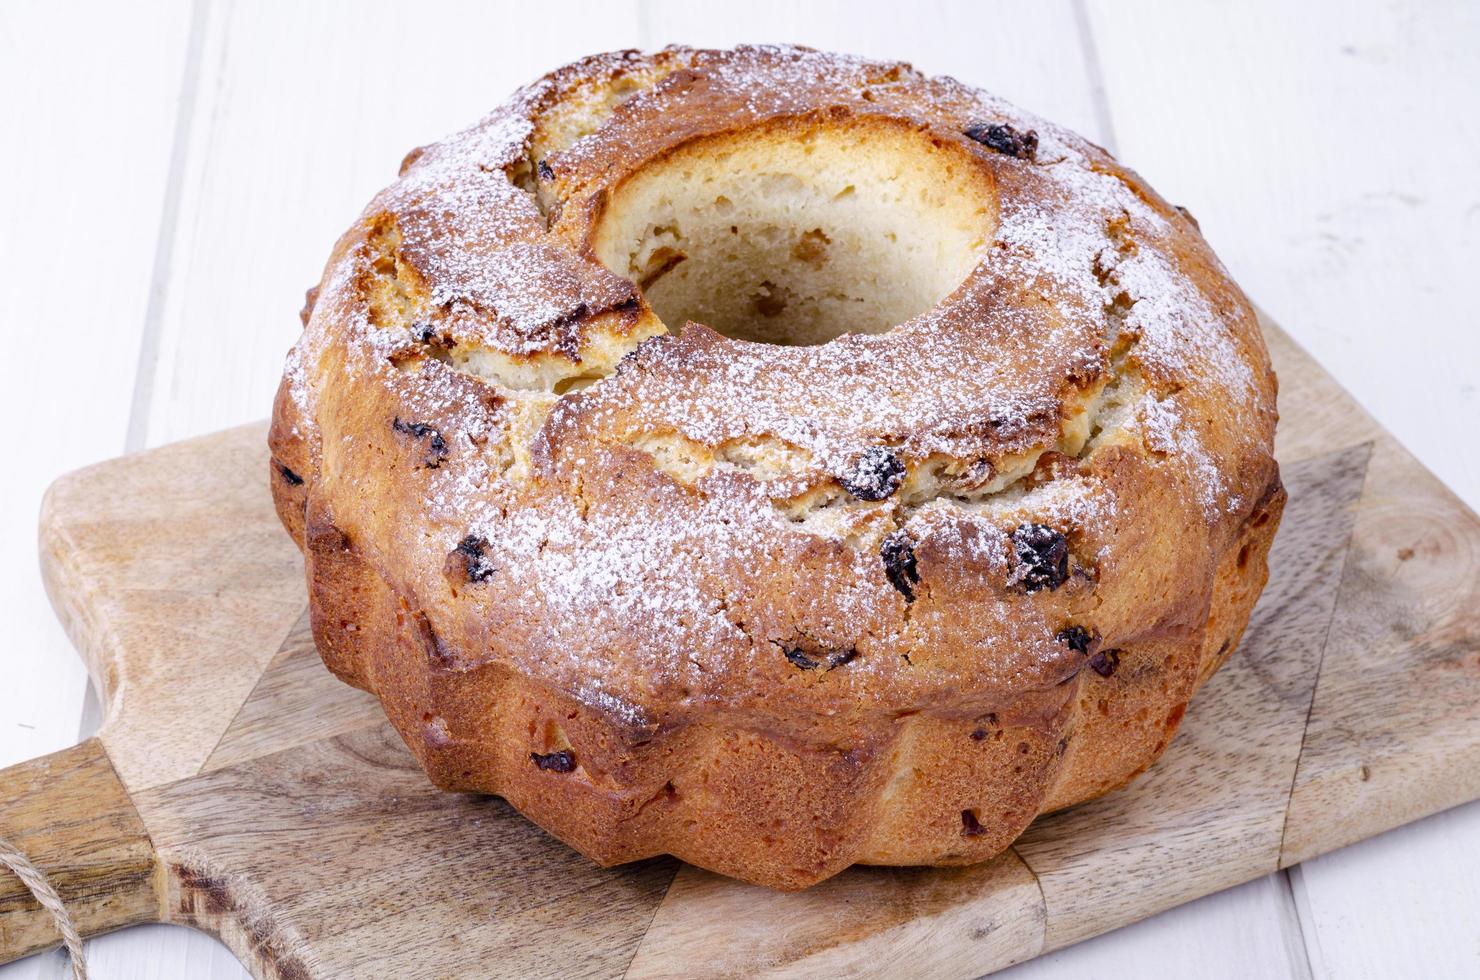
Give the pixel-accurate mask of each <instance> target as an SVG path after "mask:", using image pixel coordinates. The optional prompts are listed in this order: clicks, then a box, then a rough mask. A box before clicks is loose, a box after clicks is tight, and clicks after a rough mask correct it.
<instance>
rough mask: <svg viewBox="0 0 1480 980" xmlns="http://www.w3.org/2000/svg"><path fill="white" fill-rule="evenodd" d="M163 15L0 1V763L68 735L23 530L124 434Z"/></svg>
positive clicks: (61, 658)
mask: <svg viewBox="0 0 1480 980" xmlns="http://www.w3.org/2000/svg"><path fill="white" fill-rule="evenodd" d="M164 13H165V14H166V16H163V17H161V18H160V22H159V24H158V25H157V29H156V30H154V31H153V32H151V33H149V34H148V35H144V36H140V37H139V38H138V39H137V43H133V44H127V45H120V44H118V43H117V41H118V37H119V36H120V35H121V34H125V33H131V32H130V30H129V28H130V25H131V23H132V22H133V21H134V20H135V15H134V14H131V13H129V12H127V11H125V10H122V9H115V8H113V7H108V8H104V9H101V10H97V11H93V12H92V13H91V14H90V15H89V16H86V17H78V16H76V13H75V12H73V11H68V10H67V9H65V8H62V7H60V6H59V5H51V4H47V3H44V2H35V3H25V4H5V5H3V6H0V89H3V91H4V92H5V124H4V125H3V126H0V160H3V161H4V163H3V166H4V168H5V170H4V173H5V181H4V186H5V193H4V194H3V195H0V208H3V212H0V228H3V232H0V268H4V269H5V270H6V277H7V280H8V283H9V288H8V289H6V290H4V291H3V293H0V321H3V322H4V323H5V325H6V329H7V330H8V331H9V333H10V338H11V339H10V346H11V351H12V356H11V357H9V358H7V362H6V367H5V387H6V392H5V393H6V398H7V401H8V403H9V404H10V405H11V406H12V409H11V410H12V413H13V414H12V416H11V431H12V432H14V433H15V434H16V436H17V437H18V439H19V440H20V445H21V448H20V449H19V452H18V454H17V456H16V457H14V458H13V460H12V462H11V464H10V465H9V466H7V467H6V475H5V479H4V480H3V481H0V540H4V541H5V542H6V547H5V551H4V558H3V563H0V575H3V579H0V584H3V588H0V620H3V621H4V622H5V623H6V626H7V630H8V641H9V642H8V649H9V651H10V652H9V653H7V654H6V659H5V667H6V683H5V684H4V685H0V765H10V764H12V763H15V762H18V761H20V760H22V759H28V758H32V757H34V756H37V755H42V754H44V753H46V752H51V751H55V750H57V749H60V748H64V747H65V746H68V745H71V744H72V743H73V742H75V741H76V737H77V718H78V711H79V709H80V706H81V704H82V692H83V689H84V686H85V673H84V671H83V669H82V664H81V662H80V661H79V660H78V658H77V655H76V653H75V652H73V650H72V648H71V645H70V644H69V643H68V642H67V640H66V638H65V637H64V636H63V634H62V632H61V629H60V627H59V626H58V625H57V623H56V618H55V616H53V615H52V612H51V608H50V606H49V605H48V604H47V601H46V598H45V595H44V593H43V592H42V589H41V582H40V578H39V576H38V574H37V571H36V557H35V555H36V552H35V548H34V546H33V544H32V542H34V541H35V538H36V513H37V510H38V508H39V506H40V502H41V494H42V492H43V491H44V490H45V489H46V486H47V484H49V483H50V482H51V481H52V480H53V479H54V478H56V477H57V476H59V475H60V474H62V473H63V472H65V471H67V470H69V469H74V468H76V467H78V466H81V465H84V464H86V463H90V462H94V461H96V460H99V459H106V458H107V457H109V456H116V455H118V453H120V452H122V451H123V448H124V431H125V428H126V422H127V418H128V408H129V402H130V399H131V397H132V393H133V377H134V370H133V369H134V363H135V360H136V358H137V351H138V342H139V336H140V333H141V331H142V329H143V323H144V318H145V310H146V307H147V305H148V301H149V287H150V276H151V270H152V267H153V263H154V243H155V237H156V235H157V233H158V229H159V214H160V209H161V204H162V201H163V199H164V193H165V186H166V183H167V174H168V166H169V153H170V135H171V133H172V132H173V129H174V122H175V105H176V96H177V95H178V92H179V88H180V80H181V73H182V70H183V63H184V53H185V43H184V42H185V35H186V30H187V19H188V18H187V8H186V6H185V4H184V2H183V0H182V2H178V3H173V4H171V5H170V6H169V8H168V9H167V10H166V11H164ZM59 38H65V39H66V42H65V43H64V44H58V43H56V40H57V39H59Z"/></svg>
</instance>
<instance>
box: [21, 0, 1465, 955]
mask: <svg viewBox="0 0 1480 980" xmlns="http://www.w3.org/2000/svg"><path fill="white" fill-rule="evenodd" d="M675 41H683V42H686V43H691V44H700V45H716V46H720V45H730V44H733V43H737V42H741V41H796V42H800V43H804V44H809V45H812V46H814V47H820V48H828V49H834V50H847V51H854V52H858V53H861V54H867V55H874V56H879V57H897V58H903V59H906V60H909V61H912V62H913V63H914V64H915V65H917V66H918V67H920V68H922V69H924V70H926V71H929V72H932V73H947V74H952V75H955V76H957V77H959V78H961V79H963V80H966V81H968V82H971V83H974V84H979V85H981V86H983V87H986V88H988V89H991V90H993V91H996V92H998V93H999V94H1002V95H1004V96H1006V97H1008V98H1010V99H1012V100H1014V101H1016V102H1018V103H1020V104H1022V105H1025V106H1027V107H1028V108H1031V109H1033V110H1036V111H1037V112H1039V113H1041V114H1043V115H1045V116H1048V117H1050V118H1053V119H1056V120H1058V121H1060V122H1063V123H1066V124H1068V125H1070V126H1073V127H1074V128H1076V129H1078V130H1080V131H1081V132H1083V133H1085V134H1086V135H1087V136H1089V137H1090V138H1092V139H1094V140H1096V141H1097V142H1099V143H1101V144H1103V145H1105V146H1107V147H1109V148H1110V149H1111V150H1112V151H1114V152H1115V153H1116V154H1117V155H1118V156H1119V157H1120V158H1121V159H1123V160H1125V161H1126V162H1128V163H1129V164H1130V165H1131V166H1133V167H1135V168H1136V169H1137V170H1139V171H1140V172H1141V173H1142V174H1144V175H1145V176H1147V177H1148V178H1149V179H1150V180H1151V181H1152V183H1153V184H1154V185H1155V186H1156V187H1157V188H1158V189H1159V190H1160V191H1161V192H1162V193H1163V194H1165V195H1166V196H1167V197H1169V198H1170V199H1171V200H1173V201H1176V202H1178V203H1181V204H1184V205H1186V206H1188V207H1189V208H1190V209H1191V210H1192V211H1193V212H1194V213H1195V214H1196V215H1197V217H1198V219H1199V220H1200V221H1201V223H1202V227H1203V231H1204V233H1205V234H1206V235H1207V236H1208V238H1209V239H1210V240H1211V241H1212V243H1213V245H1214V247H1215V248H1216V249H1217V250H1218V252H1219V254H1220V255H1221V256H1222V257H1223V259H1224V260H1225V262H1226V263H1227V264H1228V266H1229V267H1230V268H1231V269H1232V271H1233V273H1234V275H1235V277H1236V278H1237V279H1238V281H1239V282H1240V283H1241V284H1242V285H1243V287H1244V288H1245V289H1246V290H1247V292H1248V293H1249V295H1250V296H1251V297H1253V298H1254V299H1255V300H1256V301H1257V302H1258V303H1260V304H1261V305H1262V306H1264V307H1265V308H1266V309H1267V310H1268V311H1269V312H1270V313H1271V314H1273V316H1274V317H1275V318H1276V319H1277V320H1278V321H1279V322H1280V323H1282V324H1283V325H1284V326H1285V327H1286V328H1287V329H1288V330H1289V331H1290V332H1291V333H1292V334H1294V335H1295V336H1296V337H1297V338H1298V339H1299V340H1300V341H1301V342H1302V343H1303V344H1305V345H1306V346H1307V347H1308V348H1309V349H1310V350H1311V351H1312V352H1313V353H1314V354H1315V355H1316V356H1317V357H1318V358H1319V359H1320V360H1321V361H1322V362H1323V363H1324V364H1325V365H1326V366H1327V367H1328V368H1329V369H1330V370H1331V371H1332V372H1333V373H1334V374H1335V375H1336V376H1337V377H1338V378H1339V379H1341V380H1342V381H1343V382H1344V383H1345V384H1346V385H1347V386H1348V387H1349V388H1350V389H1352V390H1353V391H1354V392H1355V393H1356V395H1357V397H1358V398H1359V400H1361V401H1362V402H1363V403H1364V404H1365V405H1367V407H1368V408H1370V409H1371V410H1372V412H1373V414H1374V415H1376V416H1377V417H1378V419H1379V420H1381V421H1382V423H1383V424H1384V425H1386V426H1387V427H1388V428H1389V429H1391V430H1392V431H1393V432H1394V433H1396V434H1397V435H1398V437H1399V438H1400V439H1402V440H1403V441H1404V442H1406V443H1407V445H1408V446H1409V447H1410V448H1411V449H1412V450H1413V451H1414V452H1415V453H1417V455H1418V456H1419V457H1420V458H1421V459H1423V460H1424V461H1425V462H1426V463H1427V464H1428V465H1429V466H1430V467H1431V468H1433V469H1434V470H1435V471H1436V472H1438V473H1439V475H1440V476H1441V477H1442V478H1443V479H1444V480H1445V481H1446V482H1448V483H1449V484H1450V486H1452V487H1453V488H1454V489H1455V490H1456V491H1457V492H1458V493H1459V494H1460V495H1461V496H1462V497H1464V498H1465V499H1466V500H1467V501H1468V502H1469V504H1470V505H1471V506H1472V507H1480V451H1477V450H1476V449H1475V444H1474V441H1473V434H1472V433H1473V430H1474V428H1475V424H1476V423H1477V422H1480V392H1477V386H1480V316H1477V313H1476V309H1477V304H1476V302H1475V298H1474V297H1475V288H1474V285H1475V283H1476V282H1480V273H1477V271H1476V270H1477V269H1480V111H1477V110H1480V56H1477V54H1476V52H1477V51H1480V5H1477V4H1473V3H1471V4H1466V3H1462V2H1459V0H1456V2H1452V3H1444V2H1421V0H1404V2H1386V3H1381V4H1378V3H1354V2H1343V0H1327V2H1320V3H1305V4H1300V5H1295V4H1286V3H1279V2H1276V0H1260V2H1242V3H1231V2H1229V3H1218V2H1214V0H1199V2H1178V3H1171V2H1167V3H1164V4H1161V3H1152V2H1149V0H1144V2H1135V3H1124V2H1110V0H1105V2H1103V3H1102V2H1097V0H1082V2H1081V0H1052V2H1042V3H1034V4H1031V5H1029V4H1025V3H1024V4H1016V3H1015V4H1008V3H992V4H968V3H913V4H909V3H899V2H878V3H868V4H864V3H859V2H849V3H841V2H840V3H809V4H802V3H792V2H789V0H746V2H743V3H733V2H732V3H726V4H716V5H713V6H709V5H704V4H700V3H698V2H694V0H678V2H666V0H601V2H598V3H589V4H588V3H580V2H575V0H550V2H546V3H541V4H531V3H529V2H528V0H522V2H519V3H509V4H497V5H495V4H482V3H473V2H467V3H459V2H451V0H449V2H432V3H415V4H412V3H405V2H396V3H391V2H379V3H371V4H367V3H348V2H344V3H333V4H322V5H320V4H309V3H305V2H302V0H280V2H271V3H246V2H243V3H231V2H227V0H222V2H211V0H196V2H194V3H193V4H192V3H191V2H190V0H158V2H156V3H155V4H154V5H153V7H152V8H149V9H144V8H126V5H122V4H111V3H101V2H100V3H96V4H87V5H82V4H72V3H55V2H48V0H36V2H15V0H4V2H3V3H0V86H3V93H4V95H3V98H4V106H5V108H4V113H3V117H0V118H3V121H0V176H3V182H0V269H3V270H4V272H5V286H4V289H3V291H0V317H3V319H0V322H3V326H4V329H5V330H6V331H7V334H8V336H9V338H10V340H9V347H8V354H7V356H6V357H5V359H4V368H3V371H4V379H5V388H4V392H5V396H6V398H5V403H6V404H9V405H10V406H11V408H10V409H9V410H8V425H7V426H6V429H7V431H8V435H9V438H10V439H11V441H12V444H13V447H12V453H11V455H10V457H9V458H10V460H11V462H10V463H8V464H6V467H5V469H4V471H3V473H0V522H3V523H0V542H3V546H0V547H3V551H0V556H3V563H0V575H3V579H0V585H3V588H0V622H4V623H5V624H6V631H7V632H8V633H9V635H10V638H11V639H10V642H9V643H8V644H7V649H6V652H5V654H4V659H3V661H0V662H3V665H4V675H3V676H4V683H3V684H0V765H9V764H11V763H14V762H18V761H20V760H23V759H26V758H29V757H32V756H36V755H41V754H43V753H46V752H51V751H54V750H56V749H60V748H62V747H64V746H66V745H70V744H72V743H73V742H74V741H76V740H77V739H78V737H79V735H85V734H88V733H90V732H91V731H92V730H93V728H95V726H96V723H97V715H98V709H97V707H96V704H95V702H92V701H91V698H90V696H89V695H87V693H86V691H87V680H86V676H85V674H84V671H83V668H82V666H81V663H80V661H79V660H78V659H77V657H76V656H75V655H74V654H73V652H72V650H71V649H70V646H69V644H68V642H67V640H66V638H65V637H64V636H63V635H62V632H61V629H60V628H59V627H58V626H57V624H56V622H55V620H54V618H53V616H52V613H51V610H50V608H49V607H48V605H47V602H46V598H45V596H44V595H43V594H42V589H41V583H40V581H39V579H38V576H37V572H36V561H35V557H34V547H33V543H32V542H33V541H34V534H35V520H36V512H37V506H38V503H39V501H40V497H41V493H42V490H43V489H44V488H45V486H46V485H47V483H49V482H50V481H51V480H52V479H53V478H54V477H56V476H57V475H59V474H61V473H63V472H64V471H66V470H69V469H72V468H74V467H77V466H80V465H83V464H86V463H90V462H93V461H95V460H99V459H103V458H106V457H109V456H113V455H117V454H118V453H121V452H124V451H126V450H134V449H140V448H142V447H145V446H152V445H157V444H159V443H164V442H169V441H172V440H175V439H179V438H182V437H184V436H189V435H193V434H196V433H201V432H206V431H209V430H212V429H217V428H221V427H224V426H227V425H232V424H235V423H238V422H242V421H246V420H249V419H254V418H259V417H262V416H264V415H266V414H267V411H268V408H269V406H270V403H271V398H272V393H273V389H274V386H275V384H276V382H277V376H278V372H279V370H280V367H281V361H282V356H283V353H284V352H285V351H286V350H287V348H288V346H289V344H290V343H291V342H292V340H293V337H294V335H295V334H296V333H297V331H298V319H297V310H298V307H299V304H300V301H301V297H302V293H303V289H304V287H306V286H308V285H309V284H310V283H311V282H312V281H313V280H315V279H316V278H317V275H318V271H319V269H320V267H321V263H322V262H323V260H324V259H325V257H326V256H327V254H328V251H329V246H330V244H331V243H332V242H333V240H334V238H335V237H336V236H337V234H338V233H339V231H341V230H342V229H343V228H344V227H345V226H347V224H348V223H349V221H350V220H351V219H352V218H353V216H354V215H355V214H357V213H358V211H359V209H360V207H361V206H362V204H363V203H364V202H365V201H366V200H368V198H369V197H370V195H371V194H372V193H373V192H374V191H375V190H376V189H377V188H378V187H380V186H381V185H382V184H384V183H387V182H388V181H389V180H390V179H391V178H392V177H393V176H394V173H395V168H396V164H397V163H398V161H399V160H400V158H401V155H402V153H403V152H404V151H405V150H407V149H409V148H410V147H412V146H415V145H418V144H420V143H425V142H429V141H431V140H433V139H435V138H437V137H438V136H439V135H442V134H444V133H447V132H449V131H451V130H452V129H454V128H457V127H460V126H462V125H464V124H467V123H470V122H472V121H473V120H474V119H476V118H477V117H478V116H479V115H480V114H481V113H482V112H483V111H484V110H485V109H487V108H489V107H491V106H492V105H494V104H495V103H497V102H498V101H500V100H501V99H502V98H503V97H504V96H505V94H507V93H508V92H509V91H510V90H512V89H513V88H514V87H515V86H516V85H519V84H522V83H523V82H525V81H527V80H529V79H532V78H534V77H535V76H537V75H539V74H541V73H542V72H543V71H545V70H546V69H548V68H551V67H553V66H555V65H557V64H560V63H562V62H564V61H567V60H569V59H571V58H574V57H576V56H578V55H582V54H586V53H589V52H592V51H598V50H604V49H610V48H618V47H633V46H635V47H649V48H650V47H654V46H660V45H662V44H666V43H669V42H675ZM1107 887H1113V883H1107ZM89 946H90V950H91V960H92V965H93V970H94V975H95V976H96V977H100V978H104V980H113V978H125V977H129V978H141V977H181V976H189V977H209V978H221V977H241V976H244V972H243V971H242V969H241V967H239V966H238V965H237V964H236V962H235V960H234V959H233V958H232V957H231V955H230V954H229V953H227V952H226V951H225V949H224V948H223V947H221V946H220V945H218V944H217V943H216V942H215V940H213V939H210V938H207V937H205V936H203V935H200V934H195V933H192V932H189V931H186V930H183V929H177V928H172V927H166V926H157V927H147V928H138V929H131V930H128V931H126V932H122V933H118V934H115V935H112V936H107V937H103V938H101V939H97V940H94V941H92V942H91V943H90V944H89ZM1148 970H1156V971H1158V972H1159V973H1160V972H1161V971H1164V972H1165V974H1166V975H1171V976H1186V977H1230V978H1231V977H1245V976H1259V977H1272V978H1280V977H1340V978H1352V977H1459V976H1480V804H1472V805H1470V806H1467V807H1461V808H1459V809H1456V810H1453V811H1450V812H1447V813H1443V814H1440V815H1438V816H1435V817H1432V818H1430V819H1428V820H1425V821H1422V822H1421V823H1418V824H1415V825H1412V826H1409V827H1405V828H1403V829H1400V830H1396V831H1393V832H1392V833H1389V834H1386V835H1384V836H1383V837H1380V838H1377V839H1375V840H1371V841H1368V842H1366V843H1363V844H1359V845H1356V846H1354V847H1350V848H1347V849H1346V850H1344V851H1340V852H1337V853H1335V854H1331V855H1328V856H1326V857H1323V858H1320V859H1318V860H1315V861H1310V862H1307V863H1306V864H1303V865H1300V866H1299V867H1296V868H1293V869H1291V870H1290V871H1288V872H1285V873H1280V874H1274V875H1270V876H1269V877H1267V878H1264V879H1262V880H1259V881H1254V882H1251V883H1249V884H1247V885H1244V886H1242V887H1240V888H1234V889H1231V890H1229V891H1227V892H1224V893H1222V894H1218V895H1214V896H1210V897H1208V898H1205V899H1202V900H1201V901H1198V902H1194V903H1192V904H1191V905H1188V906H1184V907H1183V908H1180V909H1176V910H1174V911H1171V912H1167V913H1165V914H1163V915H1160V916H1158V917H1156V918H1154V919H1151V920H1149V921H1146V922H1143V923H1141V924H1139V925H1136V926H1132V927H1130V928H1127V929H1122V930H1120V931H1118V932H1115V933H1112V934H1109V935H1106V936H1103V937H1101V938H1099V939H1095V940H1092V941H1089V942H1086V943H1083V944H1081V945H1079V946H1076V947H1072V948H1070V949H1067V950H1063V951H1061V952H1058V953H1054V954H1052V955H1050V956H1047V957H1045V958H1043V959H1040V960H1037V961H1034V962H1032V963H1028V964H1025V965H1023V966H1020V967H1017V968H1015V969H1014V970H1012V971H1009V973H1010V974H1011V975H1012V976H1014V977H1019V978H1046V977H1122V976H1124V977H1129V976H1133V975H1141V974H1143V973H1145V972H1146V971H1148ZM65 971H66V963H65V960H64V958H63V957H62V956H61V955H60V954H58V953H52V954H48V955H45V956H39V957H33V958H31V959H29V960H26V961H22V962H19V963H15V964H12V965H10V966H7V967H3V968H0V980H29V978H32V977H61V976H64V975H65Z"/></svg>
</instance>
